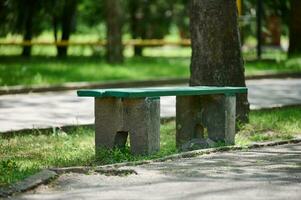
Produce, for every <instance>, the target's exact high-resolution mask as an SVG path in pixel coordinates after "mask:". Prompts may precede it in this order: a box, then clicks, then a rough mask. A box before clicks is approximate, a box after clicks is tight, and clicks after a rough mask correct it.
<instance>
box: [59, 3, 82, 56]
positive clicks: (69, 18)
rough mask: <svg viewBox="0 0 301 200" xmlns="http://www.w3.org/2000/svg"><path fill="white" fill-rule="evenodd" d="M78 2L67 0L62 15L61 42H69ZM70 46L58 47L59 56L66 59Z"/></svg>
mask: <svg viewBox="0 0 301 200" xmlns="http://www.w3.org/2000/svg"><path fill="white" fill-rule="evenodd" d="M76 5H77V2H76V0H66V2H65V5H64V8H63V13H62V18H61V22H62V37H61V41H69V38H70V34H71V31H72V24H73V23H72V22H73V20H74V17H75V12H76ZM67 49H68V46H57V56H58V57H66V56H67Z"/></svg>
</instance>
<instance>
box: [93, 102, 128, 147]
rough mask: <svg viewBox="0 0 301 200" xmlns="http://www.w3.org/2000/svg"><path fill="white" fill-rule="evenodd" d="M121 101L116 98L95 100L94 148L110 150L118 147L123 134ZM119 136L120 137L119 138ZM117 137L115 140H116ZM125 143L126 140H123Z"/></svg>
mask: <svg viewBox="0 0 301 200" xmlns="http://www.w3.org/2000/svg"><path fill="white" fill-rule="evenodd" d="M122 109H123V107H122V100H121V99H118V98H95V148H96V152H97V150H98V149H101V148H107V149H112V148H113V147H114V146H120V145H121V144H120V141H121V140H122V138H120V137H123V136H124V134H120V131H122V126H123V110H122ZM119 136H120V137H119ZM116 137H117V138H116ZM125 141H126V139H125Z"/></svg>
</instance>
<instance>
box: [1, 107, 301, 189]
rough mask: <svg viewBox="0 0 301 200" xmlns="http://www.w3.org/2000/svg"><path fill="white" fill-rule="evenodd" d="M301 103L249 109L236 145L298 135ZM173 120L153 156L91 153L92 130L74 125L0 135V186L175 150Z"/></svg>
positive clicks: (174, 151) (122, 151)
mask: <svg viewBox="0 0 301 200" xmlns="http://www.w3.org/2000/svg"><path fill="white" fill-rule="evenodd" d="M300 119H301V107H297V108H286V109H276V110H270V111H252V112H251V113H250V123H249V124H247V125H245V126H243V127H241V131H240V132H239V133H238V134H237V136H236V142H237V144H238V145H241V146H245V145H248V144H250V143H252V142H260V141H271V140H280V139H290V138H294V137H296V136H298V135H301V121H300ZM174 126H175V123H174V122H169V123H166V124H164V125H163V126H161V151H160V152H159V153H157V154H155V155H153V156H148V157H141V156H140V157H138V156H132V155H130V153H129V149H128V147H127V148H126V149H125V150H114V151H109V152H105V151H103V152H102V153H100V154H99V155H98V156H97V158H95V156H94V153H95V151H94V131H93V129H91V128H74V129H71V130H69V131H68V132H62V131H48V132H46V133H43V134H42V133H41V132H39V131H33V133H32V134H29V135H28V134H26V135H23V136H21V135H20V134H19V135H15V136H12V137H8V138H7V137H6V138H5V137H0V187H1V186H6V185H8V184H11V183H13V182H15V181H17V180H21V179H23V178H24V177H27V176H29V175H31V174H33V173H35V172H37V171H38V170H40V169H42V168H47V167H67V166H79V165H87V166H94V165H104V164H109V163H116V162H125V161H134V160H142V159H152V158H158V157H162V156H166V155H170V154H173V153H176V152H177V150H176V148H175V128H174Z"/></svg>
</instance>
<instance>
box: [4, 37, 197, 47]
mask: <svg viewBox="0 0 301 200" xmlns="http://www.w3.org/2000/svg"><path fill="white" fill-rule="evenodd" d="M106 43H107V42H106V41H105V40H100V41H91V42H90V41H57V42H54V41H35V40H32V41H0V45H5V46H35V45H38V46H105V45H106ZM190 44H191V42H190V39H183V40H179V41H167V40H161V39H149V40H126V41H123V45H124V46H141V47H156V46H167V45H169V46H190Z"/></svg>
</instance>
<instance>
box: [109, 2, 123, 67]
mask: <svg viewBox="0 0 301 200" xmlns="http://www.w3.org/2000/svg"><path fill="white" fill-rule="evenodd" d="M106 18H107V19H106V23H107V61H108V62H109V63H121V62H123V53H122V51H123V46H122V8H121V0H106Z"/></svg>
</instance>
